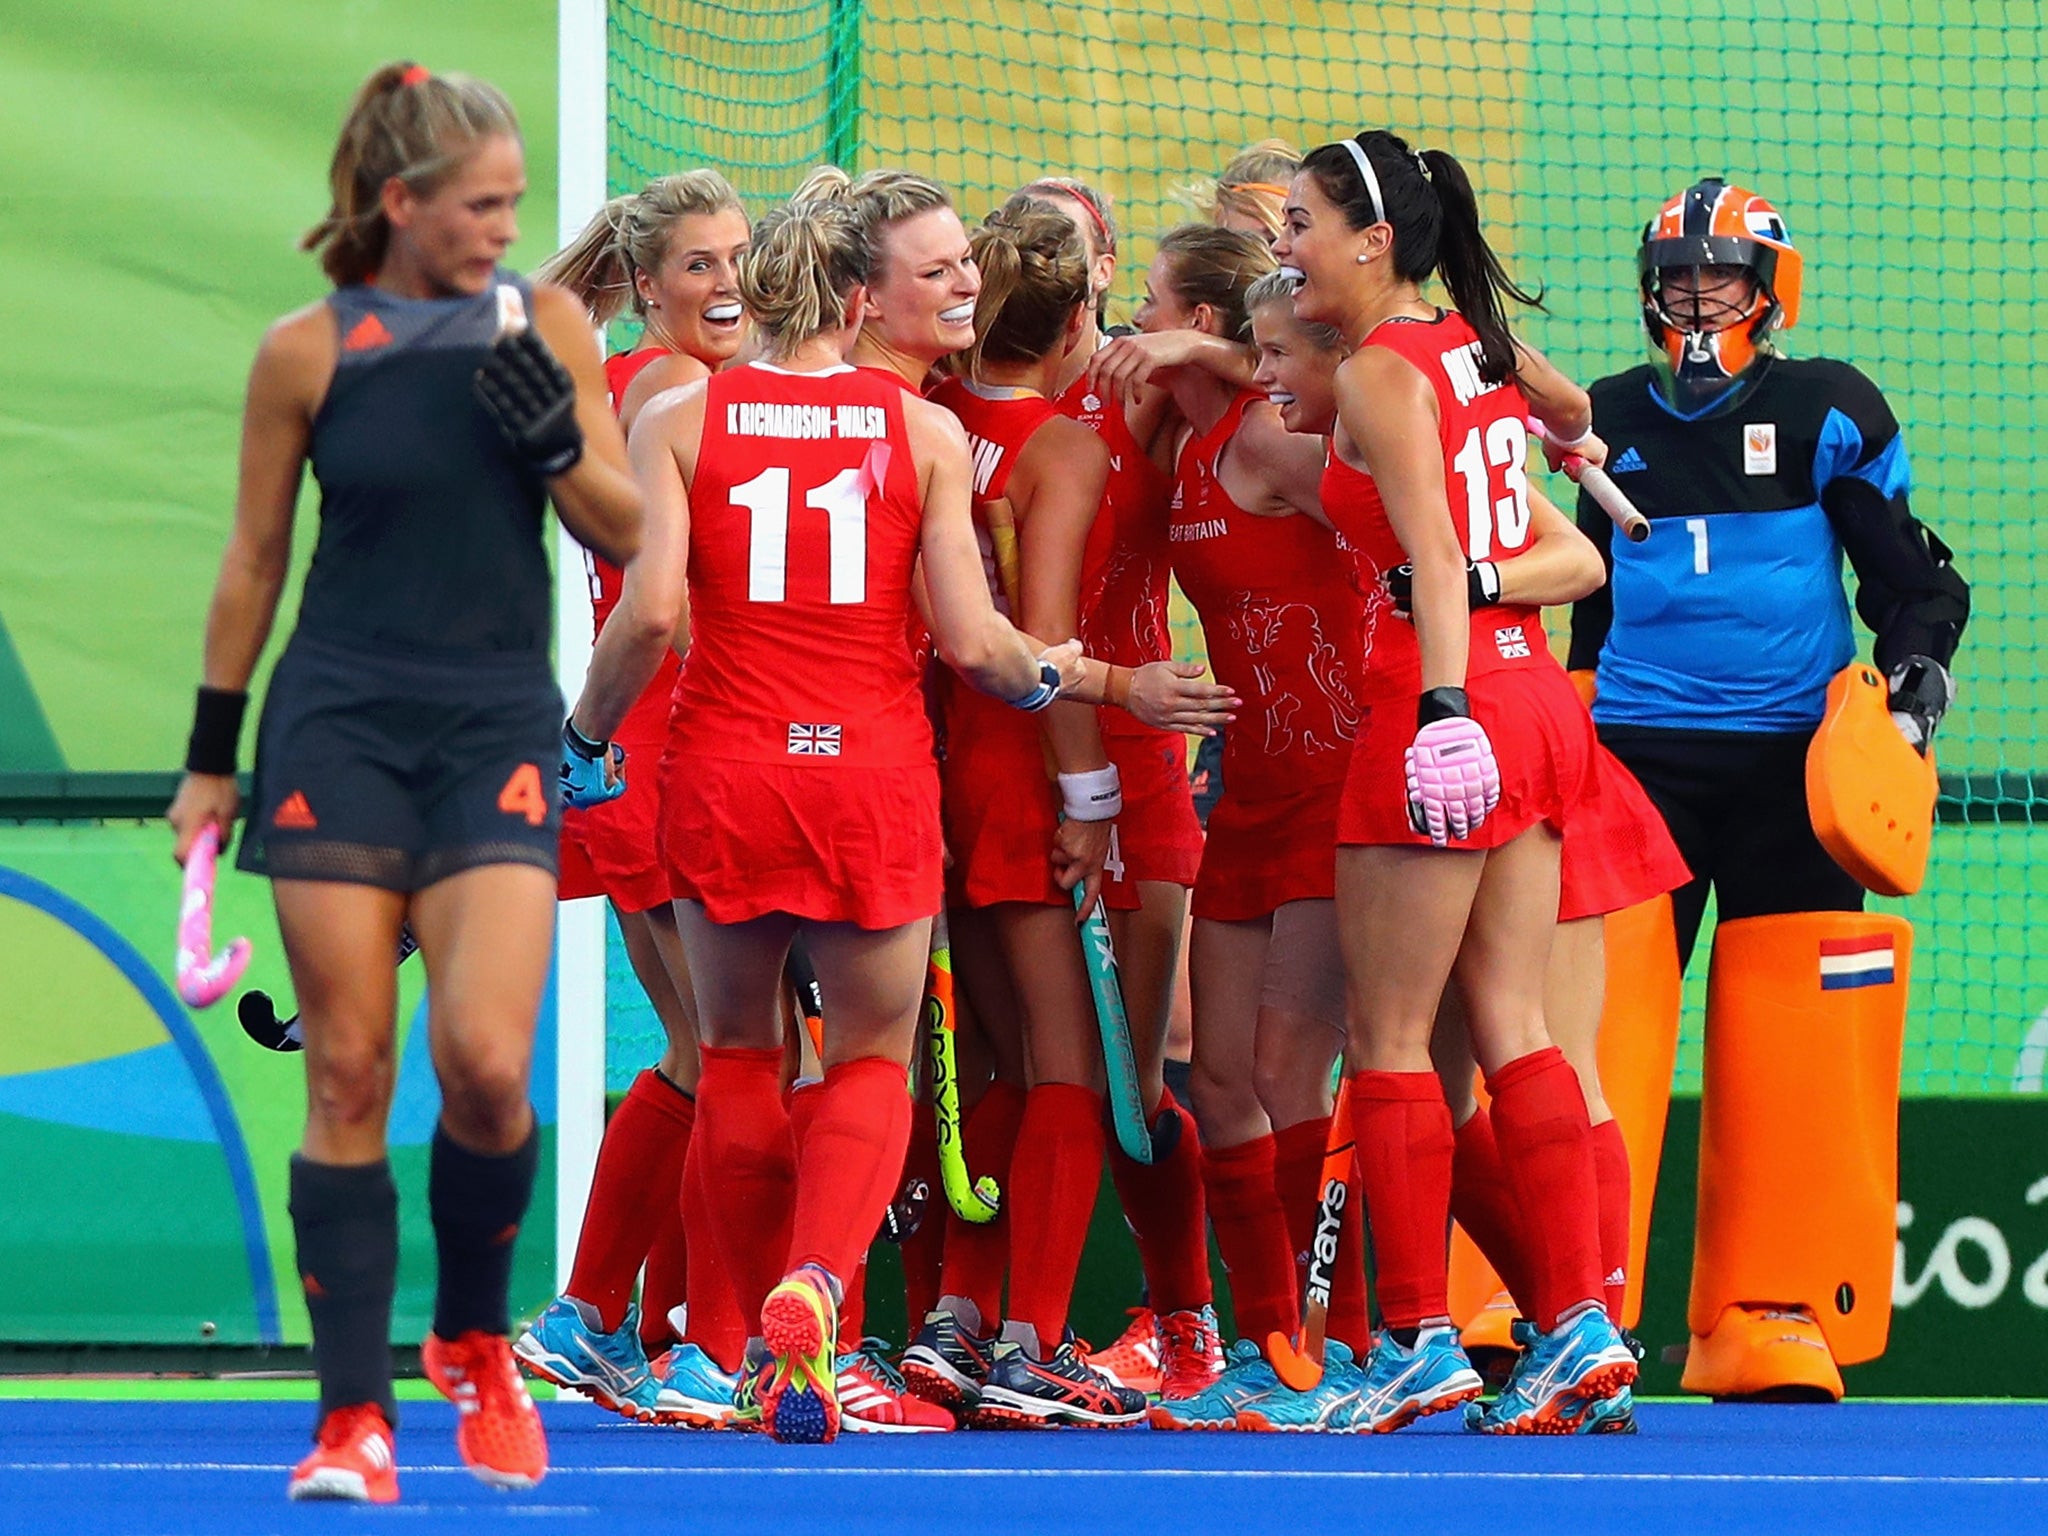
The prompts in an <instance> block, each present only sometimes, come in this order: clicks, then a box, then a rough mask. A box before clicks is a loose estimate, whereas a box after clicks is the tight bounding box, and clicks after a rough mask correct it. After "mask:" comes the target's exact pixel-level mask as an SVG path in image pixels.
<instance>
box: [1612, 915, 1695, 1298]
mask: <svg viewBox="0 0 2048 1536" xmlns="http://www.w3.org/2000/svg"><path fill="white" fill-rule="evenodd" d="M1606 945H1607V1000H1606V1003H1605V1006H1604V1007H1603V1009H1602V1011H1601V1015H1600V1045H1599V1060H1600V1090H1601V1094H1602V1096H1603V1097H1605V1099H1606V1100H1607V1107H1608V1108H1609V1109H1610V1110H1612V1111H1613V1113H1614V1118H1615V1120H1616V1121H1617V1122H1619V1123H1620V1125H1621V1135H1622V1140H1623V1142H1625V1143H1626V1145H1627V1147H1628V1166H1629V1245H1628V1292H1627V1296H1628V1299H1627V1302H1626V1303H1625V1304H1624V1306H1623V1308H1622V1315H1621V1316H1619V1317H1617V1318H1615V1320H1614V1321H1615V1322H1616V1323H1618V1324H1619V1325H1620V1326H1622V1327H1624V1328H1633V1327H1634V1326H1635V1325H1636V1320H1637V1319H1638V1318H1639V1317H1641V1315H1642V1310H1643V1264H1644V1260H1645V1258H1646V1257H1647V1255H1648V1253H1649V1250H1650V1207H1651V1204H1652V1202H1653V1201H1654V1200H1655V1198H1656V1194H1657V1166H1658V1163H1659V1161H1660V1160H1661V1159H1662V1156H1663V1151H1664V1120H1665V1116H1666V1114H1667V1112H1668V1111H1669V1110H1670V1107H1671V1072H1672V1067H1673V1065H1674V1064H1675V1062H1676V1060H1677V1057H1678V1010H1679V972H1678V939H1677V936H1676V933H1675V931H1674V929H1673V926H1672V920H1671V898H1670V897H1669V896H1659V897H1657V898H1656V899H1655V900H1653V901H1646V902H1644V903H1642V904H1641V905H1640V906H1634V907H1629V908H1628V909H1626V910H1625V911H1621V912H1610V913H1609V914H1608V915H1607V918H1606Z"/></svg>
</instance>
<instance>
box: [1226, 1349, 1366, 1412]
mask: <svg viewBox="0 0 2048 1536" xmlns="http://www.w3.org/2000/svg"><path fill="white" fill-rule="evenodd" d="M1239 1342H1240V1343H1242V1342H1243V1341H1242V1340H1240V1341H1239ZM1363 1384H1364V1377H1363V1376H1362V1374H1361V1373H1360V1371H1359V1369H1358V1362H1357V1360H1356V1359H1354V1358H1353V1357H1352V1354H1351V1348H1350V1346H1349V1345H1347V1344H1344V1343H1341V1342H1340V1341H1338V1340H1336V1339H1330V1340H1327V1341H1326V1342H1325V1343H1324V1345H1323V1379H1322V1380H1321V1381H1319V1382H1317V1383H1316V1384H1315V1386H1314V1387H1312V1388H1311V1389H1310V1390H1308V1391H1306V1392H1297V1391H1295V1390H1294V1389H1293V1388H1292V1387H1290V1386H1288V1385H1287V1384H1286V1383H1285V1382H1283V1381H1281V1380H1280V1379H1279V1378H1278V1377H1277V1376H1276V1377H1274V1378H1273V1385H1272V1386H1271V1387H1270V1388H1269V1389H1268V1390H1267V1391H1266V1393H1265V1394H1264V1395H1263V1396H1261V1397H1259V1398H1257V1399H1255V1400H1254V1401H1252V1402H1249V1403H1247V1404H1245V1405H1244V1406H1243V1407H1242V1408H1240V1409H1239V1410H1238V1413H1237V1427H1238V1428H1239V1429H1243V1430H1250V1431H1253V1432H1255V1433H1260V1434H1264V1433H1268V1432H1273V1431H1278V1432H1279V1433H1282V1434H1296V1435H1299V1434H1323V1433H1336V1434H1349V1433H1350V1432H1351V1430H1352V1429H1353V1428H1354V1427H1355V1426H1354V1425H1353V1423H1352V1419H1353V1417H1354V1415H1353V1409H1354V1407H1355V1406H1356V1404H1357V1402H1358V1396H1359V1391H1360V1389H1361V1387H1362V1386H1363Z"/></svg>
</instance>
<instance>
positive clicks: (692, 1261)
mask: <svg viewBox="0 0 2048 1536" xmlns="http://www.w3.org/2000/svg"><path fill="white" fill-rule="evenodd" d="M714 1179H715V1175H714V1174H713V1173H712V1171H711V1168H710V1164H709V1160H708V1159H707V1158H706V1157H705V1156H704V1138H703V1137H702V1136H693V1137H692V1138H691V1139H690V1156H689V1159H688V1161H686V1162H685V1163H684V1164H683V1189H682V1201H681V1204H682V1214H683V1230H685V1231H686V1232H695V1233H696V1234H697V1241H696V1242H694V1243H691V1244H690V1245H689V1255H688V1268H689V1276H688V1279H689V1283H688V1287H687V1289H688V1292H689V1297H690V1314H689V1326H688V1327H687V1328H685V1329H684V1330H683V1342H684V1343H686V1344H694V1345H696V1346H697V1347H698V1348H699V1349H701V1350H703V1351H704V1353H705V1354H707V1355H709V1356H710V1357H711V1358H712V1359H713V1360H715V1361H717V1362H718V1368H719V1369H720V1370H722V1371H737V1370H738V1369H739V1368H740V1359H741V1357H742V1356H743V1355H744V1354H745V1353H746V1348H747V1320H746V1318H745V1317H744V1316H743V1315H742V1314H741V1312H740V1302H739V1297H738V1295H737V1294H736V1293H735V1292H734V1290H733V1284H732V1277H731V1275H729V1274H728V1273H727V1272H726V1268H725V1257H724V1251H723V1250H722V1249H721V1248H720V1247H719V1245H718V1242H717V1240H716V1238H715V1237H714V1236H713V1233H712V1225H711V1185H712V1183H713V1181H714Z"/></svg>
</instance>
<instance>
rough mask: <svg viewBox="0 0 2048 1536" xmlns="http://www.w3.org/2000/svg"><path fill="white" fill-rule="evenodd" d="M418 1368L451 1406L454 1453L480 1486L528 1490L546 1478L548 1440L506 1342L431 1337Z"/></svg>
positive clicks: (497, 1336) (476, 1333)
mask: <svg viewBox="0 0 2048 1536" xmlns="http://www.w3.org/2000/svg"><path fill="white" fill-rule="evenodd" d="M420 1366H421V1368H422V1369H424V1370H425V1371H426V1373H427V1379H428V1380H429V1381H431V1382H432V1383H433V1384H434V1386H435V1388H436V1389H437V1390H438V1391H439V1392H440V1394H441V1395H442V1396H443V1397H445V1398H447V1399H448V1401H449V1402H451V1403H453V1404H454V1405H455V1407H456V1410H457V1412H458V1414H459V1415H460V1417H459V1418H458V1419H457V1420H456V1425H455V1448H456V1450H458V1451H460V1452H461V1453H462V1460H463V1464H464V1465H465V1466H467V1467H468V1468H469V1470H470V1471H472V1472H474V1473H475V1474H476V1475H477V1477H478V1478H479V1479H480V1480H481V1481H483V1482H486V1483H488V1484H490V1485H491V1486H492V1487H493V1488H531V1487H533V1486H534V1485H535V1484H537V1483H538V1482H539V1481H540V1480H541V1479H542V1478H543V1477H545V1476H547V1471H548V1439H547V1434H546V1432H545V1431H544V1430H542V1428H541V1424H540V1410H539V1409H537V1408H535V1407H534V1406H533V1398H532V1396H531V1395H530V1394H529V1393H528V1392H527V1390H526V1383H525V1381H524V1380H522V1379H521V1377H520V1375H519V1367H518V1366H517V1365H515V1364H514V1363H513V1359H512V1344H511V1341H510V1340H509V1339H507V1338H506V1337H505V1336H504V1335H503V1334H502V1333H484V1332H482V1331H480V1330H477V1329H472V1330H471V1331H470V1332H468V1333H465V1334H463V1335H462V1336H461V1337H460V1338H457V1339H444V1338H442V1337H441V1336H440V1335H439V1334H438V1333H430V1334H428V1335H427V1338H426V1342H425V1343H424V1344H422V1345H421V1346H420Z"/></svg>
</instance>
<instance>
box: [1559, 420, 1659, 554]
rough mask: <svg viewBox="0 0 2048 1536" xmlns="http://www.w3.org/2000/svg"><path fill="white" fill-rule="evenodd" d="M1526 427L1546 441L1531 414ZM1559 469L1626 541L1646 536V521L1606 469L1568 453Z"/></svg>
mask: <svg viewBox="0 0 2048 1536" xmlns="http://www.w3.org/2000/svg"><path fill="white" fill-rule="evenodd" d="M1529 429H1530V430H1531V431H1532V432H1534V433H1535V434H1536V435H1537V436H1538V437H1541V438H1544V439H1545V440H1546V441H1548V440H1549V436H1548V434H1547V433H1546V432H1545V431H1544V429H1543V423H1542V422H1540V421H1538V420H1537V419H1536V418H1535V417H1534V416H1531V417H1530V418H1529ZM1563 468H1564V472H1565V475H1566V477H1567V478H1568V479H1570V481H1571V482H1572V484H1574V485H1576V486H1577V487H1578V488H1579V489H1580V490H1582V491H1584V492H1585V493H1586V494H1587V495H1588V496H1590V497H1592V498H1593V500H1594V502H1595V503H1596V504H1597V505H1598V506H1599V508H1600V510H1601V511H1602V512H1605V513H1606V514H1607V516H1608V517H1609V518H1610V519H1611V520H1612V521H1613V523H1614V526H1615V527H1617V528H1619V529H1620V530H1621V531H1622V534H1623V536H1624V537H1626V538H1627V540H1628V541H1629V543H1631V544H1640V543H1642V542H1643V540H1645V539H1647V538H1648V537H1649V536H1650V520H1649V519H1648V518H1647V517H1645V516H1643V514H1642V513H1641V512H1639V511H1638V510H1637V509H1636V504H1635V503H1634V502H1632V501H1630V500H1629V499H1628V493H1627V492H1626V491H1624V490H1623V489H1622V488H1621V487H1620V486H1618V485H1616V484H1615V483H1614V477H1613V476H1611V475H1609V474H1608V473H1607V471H1606V470H1604V469H1602V468H1601V467H1600V466H1599V465H1598V464H1594V463H1590V462H1589V461H1587V460H1585V459H1582V458H1580V457H1579V455H1577V454H1576V453H1569V452H1568V453H1566V454H1565V455H1564V464H1563Z"/></svg>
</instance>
